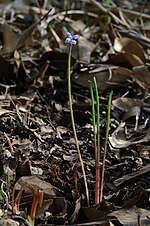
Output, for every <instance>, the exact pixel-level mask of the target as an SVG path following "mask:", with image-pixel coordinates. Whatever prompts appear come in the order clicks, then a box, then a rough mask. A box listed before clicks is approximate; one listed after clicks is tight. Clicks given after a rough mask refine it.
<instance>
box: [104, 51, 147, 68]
mask: <svg viewBox="0 0 150 226" xmlns="http://www.w3.org/2000/svg"><path fill="white" fill-rule="evenodd" d="M107 63H108V64H114V65H121V66H122V67H127V68H130V67H135V66H139V65H143V64H144V63H143V61H142V60H141V59H140V58H139V57H138V56H136V55H135V54H131V53H118V54H116V55H113V56H111V57H110V58H109V60H108V61H107Z"/></svg>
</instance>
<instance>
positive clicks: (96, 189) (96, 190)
mask: <svg viewBox="0 0 150 226" xmlns="http://www.w3.org/2000/svg"><path fill="white" fill-rule="evenodd" d="M90 94H91V100H92V123H93V136H94V150H95V204H97V202H98V199H99V189H98V186H97V181H96V175H97V167H96V163H97V142H96V141H97V139H96V135H97V128H96V119H95V116H96V115H95V99H94V93H93V83H91V84H90Z"/></svg>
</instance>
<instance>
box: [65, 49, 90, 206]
mask: <svg viewBox="0 0 150 226" xmlns="http://www.w3.org/2000/svg"><path fill="white" fill-rule="evenodd" d="M71 47H72V46H69V53H68V96H69V107H70V115H71V123H72V128H73V133H74V139H75V143H76V148H77V151H78V156H79V161H80V165H81V169H82V174H83V179H84V185H85V192H86V199H87V205H88V206H89V205H90V202H89V190H88V185H87V179H86V174H85V169H84V164H83V160H82V156H81V152H80V148H79V142H78V138H77V133H76V128H75V122H74V115H73V108H72V97H71V74H70V68H71V49H72V48H71Z"/></svg>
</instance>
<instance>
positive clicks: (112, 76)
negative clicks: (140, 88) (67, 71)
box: [73, 65, 132, 92]
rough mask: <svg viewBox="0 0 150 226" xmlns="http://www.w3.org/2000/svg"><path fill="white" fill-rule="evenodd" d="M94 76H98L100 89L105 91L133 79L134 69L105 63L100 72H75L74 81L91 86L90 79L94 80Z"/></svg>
mask: <svg viewBox="0 0 150 226" xmlns="http://www.w3.org/2000/svg"><path fill="white" fill-rule="evenodd" d="M93 77H96V80H97V85H98V89H99V91H100V92H103V91H105V90H108V89H113V88H115V87H118V86H119V85H120V86H121V85H122V84H123V83H125V82H127V81H129V80H132V71H130V70H129V69H126V68H122V67H114V66H105V65H103V66H102V67H101V68H100V71H99V72H95V73H94V72H92V71H87V72H83V73H81V74H78V75H77V74H74V75H73V81H74V82H75V83H77V84H78V85H81V86H83V87H87V88H89V86H90V84H89V81H93Z"/></svg>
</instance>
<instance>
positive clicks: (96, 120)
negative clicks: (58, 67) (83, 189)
mask: <svg viewBox="0 0 150 226" xmlns="http://www.w3.org/2000/svg"><path fill="white" fill-rule="evenodd" d="M90 93H91V99H92V121H93V136H94V149H95V204H98V203H99V201H100V200H99V198H100V104H99V95H98V88H97V82H96V78H95V77H94V79H93V84H92V83H91V84H90ZM94 93H95V98H94ZM95 99H96V113H95Z"/></svg>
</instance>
